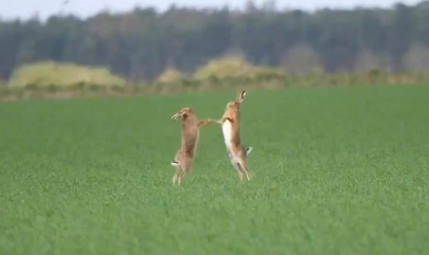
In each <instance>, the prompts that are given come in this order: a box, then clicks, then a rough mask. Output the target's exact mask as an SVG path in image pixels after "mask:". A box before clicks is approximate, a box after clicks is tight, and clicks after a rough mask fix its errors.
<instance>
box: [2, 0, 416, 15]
mask: <svg viewBox="0 0 429 255" xmlns="http://www.w3.org/2000/svg"><path fill="white" fill-rule="evenodd" d="M64 1H68V4H66V5H64V6H63V3H64ZM245 2H246V0H140V1H139V0H0V18H1V19H14V18H17V17H19V18H24V19H26V18H29V17H31V16H34V14H36V13H37V14H38V16H39V17H40V18H42V19H45V18H46V17H48V16H50V15H52V14H55V13H58V12H59V11H61V10H62V11H63V12H66V13H73V14H77V15H79V16H81V17H87V16H89V15H92V14H94V13H97V12H99V11H100V10H102V9H106V8H108V9H109V10H110V11H112V12H117V11H127V10H130V9H132V8H133V7H135V6H141V7H147V6H151V7H156V8H157V9H159V10H164V9H165V8H167V7H168V6H170V5H171V4H172V3H175V4H176V5H178V6H193V7H219V6H222V5H226V4H228V5H229V6H231V7H233V8H240V7H243V6H244V3H245ZM254 2H256V3H261V2H263V1H261V0H255V1H254ZM276 2H277V6H278V7H279V8H299V9H305V10H315V9H319V8H322V7H340V8H350V7H355V6H371V7H373V6H380V7H389V6H392V5H393V4H394V3H396V2H398V1H396V0H277V1H276ZM400 2H402V3H405V4H415V3H418V2H420V1H419V0H402V1H400ZM375 3H377V4H375ZM62 6H63V7H62Z"/></svg>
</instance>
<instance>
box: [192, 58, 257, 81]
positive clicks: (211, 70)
mask: <svg viewBox="0 0 429 255" xmlns="http://www.w3.org/2000/svg"><path fill="white" fill-rule="evenodd" d="M253 71H254V66H253V65H252V64H250V63H248V62H247V61H246V60H245V59H243V58H242V57H231V56H230V57H225V58H222V59H218V60H212V61H210V62H209V63H208V64H207V65H205V66H203V67H201V68H199V69H198V70H197V71H196V72H195V78H197V79H202V80H217V79H220V80H222V79H227V78H239V77H249V76H252V73H253Z"/></svg>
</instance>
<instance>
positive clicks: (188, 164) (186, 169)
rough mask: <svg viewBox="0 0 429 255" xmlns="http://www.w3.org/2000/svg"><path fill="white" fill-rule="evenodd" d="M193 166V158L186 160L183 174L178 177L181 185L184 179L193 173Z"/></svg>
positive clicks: (183, 165) (183, 164)
mask: <svg viewBox="0 0 429 255" xmlns="http://www.w3.org/2000/svg"><path fill="white" fill-rule="evenodd" d="M191 166H192V158H186V159H185V160H183V162H182V172H181V173H180V174H179V176H178V181H179V185H180V184H181V183H182V182H183V178H185V175H186V174H188V173H189V172H190V171H191Z"/></svg>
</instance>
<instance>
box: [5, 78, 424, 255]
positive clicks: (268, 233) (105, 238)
mask: <svg viewBox="0 0 429 255" xmlns="http://www.w3.org/2000/svg"><path fill="white" fill-rule="evenodd" d="M428 94H429V86H427V85H413V86H394V85H389V86H373V87H371V86H368V87H367V86H362V87H334V88H332V87H330V88H327V87H323V88H287V89H283V90H276V91H269V90H248V93H247V97H246V101H245V102H244V103H243V107H242V117H241V118H242V130H241V139H242V141H243V143H244V144H245V145H246V146H252V147H253V151H252V153H251V155H250V156H249V166H250V170H251V171H252V172H253V179H252V180H251V181H242V182H240V181H239V180H238V175H237V174H236V172H235V170H234V169H233V168H232V166H231V164H230V162H229V159H228V157H227V154H226V149H225V145H224V143H223V138H222V134H221V129H220V128H219V127H216V126H209V127H203V128H202V129H201V134H200V141H199V144H198V151H197V154H196V159H195V162H194V165H193V168H192V172H191V173H190V174H189V175H187V176H186V177H185V180H184V183H183V185H182V186H180V187H177V186H176V187H174V186H172V185H171V178H172V176H173V174H174V168H173V167H172V166H170V162H171V161H172V160H173V157H174V155H175V153H176V151H177V149H178V146H179V143H180V124H179V123H178V122H174V121H171V120H170V117H171V116H172V114H174V113H175V112H177V111H178V110H180V109H181V108H182V107H185V106H188V107H192V108H193V109H194V110H195V112H196V114H197V116H198V118H200V119H204V118H218V117H220V116H221V115H222V113H223V111H224V109H225V106H226V104H227V102H228V101H230V100H233V99H234V98H235V96H236V92H235V91H232V92H209V93H183V94H175V95H153V96H139V97H121V98H116V97H111V98H85V99H75V100H28V101H18V102H10V103H1V104H0V122H1V123H0V254H38V255H41V254H329V255H331V254H413V255H414V254H425V253H426V252H427V251H428V250H429V231H428V228H427V226H428V224H429V171H428V169H429V143H428V141H429V132H428V131H427V127H428V126H429V115H428V109H429V100H428V97H427V95H428Z"/></svg>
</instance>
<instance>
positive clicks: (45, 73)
mask: <svg viewBox="0 0 429 255" xmlns="http://www.w3.org/2000/svg"><path fill="white" fill-rule="evenodd" d="M78 84H79V86H82V85H81V84H84V85H96V86H101V87H112V86H116V87H118V86H119V87H124V86H125V84H126V82H125V80H124V79H122V78H120V77H117V76H115V75H113V74H112V73H111V72H110V71H109V70H108V69H106V68H94V67H87V66H80V65H76V64H70V63H56V62H52V61H46V62H39V63H34V64H29V65H24V66H21V67H20V68H18V69H16V70H15V71H14V72H13V74H12V78H11V79H10V82H9V85H10V86H11V87H21V88H39V87H40V88H47V87H52V86H55V87H59V88H71V87H75V86H77V85H78Z"/></svg>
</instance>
